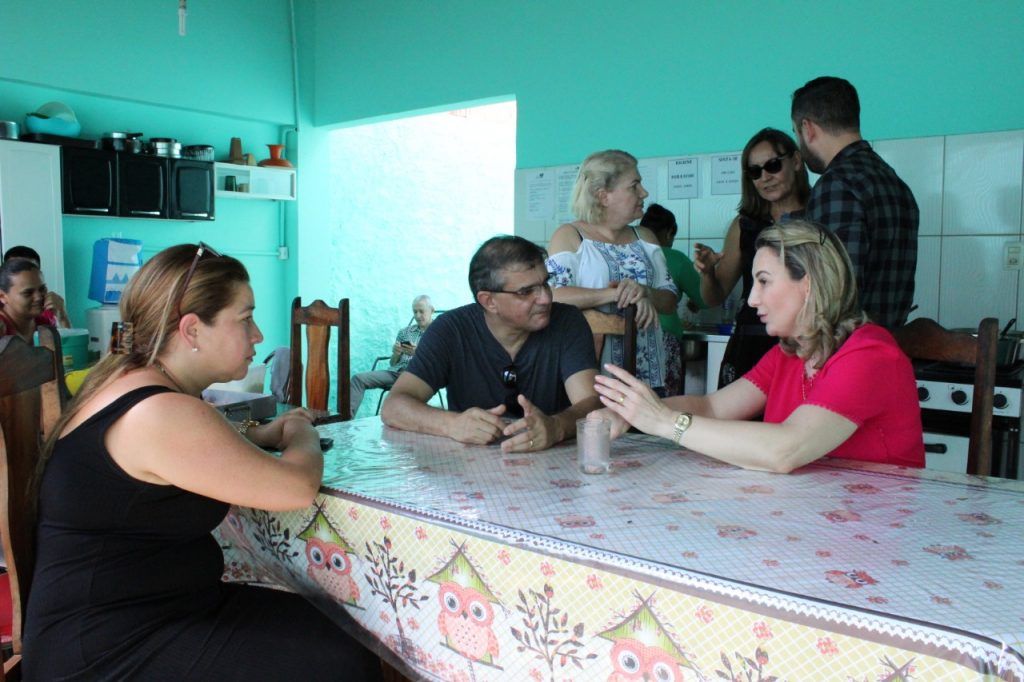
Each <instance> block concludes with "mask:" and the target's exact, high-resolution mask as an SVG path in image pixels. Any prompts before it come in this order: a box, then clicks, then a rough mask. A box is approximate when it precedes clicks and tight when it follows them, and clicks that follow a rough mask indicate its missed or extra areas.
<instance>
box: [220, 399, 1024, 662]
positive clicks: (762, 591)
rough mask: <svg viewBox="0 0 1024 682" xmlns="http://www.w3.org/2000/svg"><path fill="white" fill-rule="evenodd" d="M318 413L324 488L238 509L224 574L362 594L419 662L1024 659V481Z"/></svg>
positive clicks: (348, 595) (386, 635)
mask: <svg viewBox="0 0 1024 682" xmlns="http://www.w3.org/2000/svg"><path fill="white" fill-rule="evenodd" d="M321 431H322V435H325V436H330V437H332V438H334V448H333V450H331V451H330V452H329V453H328V454H327V457H326V469H325V473H324V485H323V488H322V490H321V495H320V496H319V497H318V499H317V501H316V503H315V504H314V506H313V507H311V508H309V509H306V510H302V511H298V512H286V513H267V512H262V511H257V510H251V509H235V510H234V511H233V512H232V514H231V515H230V516H229V518H228V519H227V521H226V522H225V524H223V525H222V526H221V529H220V530H219V536H220V538H221V540H222V544H224V546H225V563H226V577H227V578H228V579H249V580H252V579H257V580H263V581H266V582H269V583H274V584H278V585H282V586H285V587H287V588H288V589H292V590H295V591H297V592H300V593H303V594H305V595H306V596H308V597H309V598H311V599H313V600H314V601H316V602H317V603H318V604H320V605H321V606H322V607H323V608H324V609H325V610H327V611H328V612H332V611H334V612H338V610H339V609H345V610H346V611H347V612H348V614H350V615H351V616H353V617H354V618H355V620H356V621H358V622H359V623H360V624H361V625H363V626H364V627H365V628H366V629H367V630H369V631H370V632H372V633H373V635H374V636H375V637H377V638H378V639H379V640H380V641H381V642H382V643H383V644H384V645H385V646H387V647H388V648H390V649H391V650H392V651H394V652H395V654H396V655H397V656H398V657H400V658H401V659H403V660H404V661H405V662H406V664H407V665H408V666H409V668H411V669H412V670H413V671H414V672H415V673H416V674H417V675H420V676H421V677H422V678H423V679H427V680H467V681H471V680H552V681H555V680H557V681H559V682H561V681H563V680H580V681H583V680H615V681H618V680H622V681H625V680H659V681H669V680H722V679H726V680H762V681H768V680H776V679H778V680H782V679H787V680H858V681H860V680H872V681H874V680H935V679H944V680H945V679H957V680H960V679H965V680H974V679H1006V680H1021V679H1024V658H1022V652H1024V542H1022V541H1024V484H1022V483H1021V482H1018V481H1007V480H1001V479H981V478H975V477H968V476H963V475H956V474H945V473H937V472H931V471H918V470H908V469H902V468H899V467H892V466H885V465H875V464H867V463H858V462H851V461H849V460H822V461H820V462H818V463H815V464H812V465H810V466H807V467H804V468H802V469H800V470H798V471H796V472H794V473H792V474H789V475H776V474H768V473H762V472H754V471H744V470H742V469H738V468H736V467H733V466H730V465H726V464H723V463H721V462H718V461H716V460H712V459H709V458H706V457H703V456H700V455H697V454H695V453H692V452H688V451H684V450H680V449H678V448H676V447H674V446H672V445H671V444H669V443H668V442H666V441H663V440H658V439H654V438H650V437H647V436H633V435H631V436H627V437H624V438H622V439H620V440H618V441H616V442H614V443H613V444H612V460H613V461H612V470H611V472H610V473H609V474H607V475H599V476H589V475H585V474H582V473H580V472H579V471H578V469H577V467H576V459H575V445H574V444H569V445H565V446H561V447H558V448H554V449H552V450H549V451H546V452H540V453H532V454H514V455H507V454H504V453H502V452H501V450H500V448H498V447H497V446H489V447H471V446H464V445H461V444H458V443H455V442H453V441H450V440H447V439H443V438H437V437H432V436H424V435H420V434H412V433H407V432H401V431H395V430H392V429H388V428H386V427H383V426H382V425H381V423H380V421H379V420H378V419H376V418H374V419H364V420H358V421H354V422H346V423H341V424H332V425H328V426H324V427H321Z"/></svg>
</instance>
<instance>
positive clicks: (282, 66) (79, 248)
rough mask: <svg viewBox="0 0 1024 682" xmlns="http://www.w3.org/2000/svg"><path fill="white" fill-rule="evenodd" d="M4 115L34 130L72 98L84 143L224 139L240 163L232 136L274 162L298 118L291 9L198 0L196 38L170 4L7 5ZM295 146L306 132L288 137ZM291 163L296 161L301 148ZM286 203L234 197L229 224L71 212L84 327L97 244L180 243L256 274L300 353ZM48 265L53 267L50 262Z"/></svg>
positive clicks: (263, 304)
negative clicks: (291, 310) (284, 253)
mask: <svg viewBox="0 0 1024 682" xmlns="http://www.w3.org/2000/svg"><path fill="white" fill-rule="evenodd" d="M3 6H4V9H3V12H2V14H3V17H4V20H3V21H4V37H3V39H2V40H0V119H11V120H15V121H19V122H23V120H24V116H25V114H26V113H27V112H30V111H34V110H35V109H36V108H37V107H38V106H39V105H40V104H42V103H44V102H47V101H50V100H59V101H63V102H65V103H67V104H68V105H69V106H71V108H72V109H73V110H74V111H75V113H76V115H77V117H78V119H79V121H80V122H81V123H82V126H83V131H82V134H83V136H89V137H98V136H100V135H101V134H102V133H103V132H105V131H110V130H133V131H143V132H145V134H146V137H174V138H177V139H179V140H181V141H182V142H183V143H185V144H212V145H214V146H215V148H216V150H217V158H218V159H222V158H224V157H226V156H227V151H228V143H229V141H230V138H231V137H241V138H242V141H243V144H244V147H245V150H246V151H249V152H252V153H254V154H255V155H256V157H257V158H265V157H266V156H267V151H266V147H265V144H266V143H270V142H278V141H279V140H280V137H281V135H282V127H283V126H288V125H292V123H293V121H294V110H295V106H294V98H293V89H292V73H293V71H292V59H291V42H290V41H291V38H290V27H289V11H288V8H289V4H288V2H287V0H261V1H260V2H252V1H251V0H217V1H216V2H196V1H193V2H190V3H189V13H188V22H187V34H186V36H185V37H180V36H179V35H178V23H177V3H175V2H171V1H169V0H90V1H89V2H78V1H75V0H46V1H44V0H39V1H36V2H30V3H29V2H5V3H3ZM288 141H289V143H292V142H294V137H293V136H290V137H289V138H288ZM289 156H294V154H293V153H290V154H289ZM284 213H285V218H286V219H285V235H286V237H285V243H286V244H287V245H289V246H290V247H291V251H292V252H293V253H295V252H296V250H297V249H296V248H295V247H296V238H295V232H296V231H295V228H294V223H295V219H294V204H289V205H288V208H287V209H286V210H285V211H284ZM280 216H281V208H280V206H279V204H278V203H277V202H269V201H249V200H238V199H222V200H218V202H217V220H216V221H214V222H212V223H210V222H181V221H155V220H139V219H127V218H123V219H109V218H85V217H73V216H65V218H64V260H65V277H66V282H67V284H66V286H67V291H66V292H65V295H66V298H67V300H68V304H69V310H70V311H71V313H72V316H73V319H74V321H75V323H76V324H78V325H82V326H84V323H85V316H84V313H83V312H82V311H84V309H85V308H87V307H91V306H93V305H95V304H94V303H92V302H91V301H88V300H87V299H86V289H87V286H88V278H89V269H90V267H91V254H92V243H93V242H94V241H95V240H96V239H99V238H100V237H108V236H117V235H120V236H124V237H132V238H136V239H141V240H142V241H143V243H144V245H145V247H146V251H145V252H144V256H149V255H151V254H152V253H153V252H154V250H158V249H159V248H162V247H165V246H169V245H171V244H176V243H181V242H195V241H198V240H200V239H202V240H204V241H207V242H209V243H211V244H213V245H214V246H216V247H217V248H219V249H221V250H222V251H224V252H226V253H230V254H232V255H237V256H239V258H240V259H241V260H242V261H243V262H244V263H245V264H246V266H247V267H248V268H249V271H250V274H251V276H252V281H253V288H254V290H255V292H256V304H257V313H256V317H257V322H258V323H259V324H260V326H261V328H262V329H263V330H264V334H265V335H266V336H267V340H266V342H265V343H264V344H263V346H262V347H261V348H260V349H258V350H259V352H260V353H267V352H269V350H270V349H272V348H273V347H274V346H277V345H285V344H287V320H288V307H289V305H290V302H291V297H292V296H293V295H294V291H295V284H294V281H295V270H296V267H297V266H296V260H295V258H292V259H291V260H287V261H281V260H278V259H277V257H276V252H277V245H278V239H279V228H280V225H281V223H280ZM44 269H45V264H44Z"/></svg>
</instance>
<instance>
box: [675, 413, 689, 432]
mask: <svg viewBox="0 0 1024 682" xmlns="http://www.w3.org/2000/svg"><path fill="white" fill-rule="evenodd" d="M692 419H693V415H690V414H686V413H685V412H683V413H681V414H680V415H679V416H678V417H676V426H677V427H678V428H680V429H686V428H689V427H690V421H691V420H692Z"/></svg>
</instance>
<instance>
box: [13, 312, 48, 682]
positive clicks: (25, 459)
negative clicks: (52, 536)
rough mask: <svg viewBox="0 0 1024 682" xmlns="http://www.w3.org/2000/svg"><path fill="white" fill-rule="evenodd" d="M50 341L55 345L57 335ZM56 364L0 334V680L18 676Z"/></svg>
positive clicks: (44, 354)
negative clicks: (0, 581)
mask: <svg viewBox="0 0 1024 682" xmlns="http://www.w3.org/2000/svg"><path fill="white" fill-rule="evenodd" d="M45 329H46V328H41V329H40V336H41V337H42V336H44V335H45V334H47V333H48V332H46V331H45ZM49 329H50V332H49V333H52V334H53V336H54V337H56V336H57V335H56V333H55V332H53V330H52V328H49ZM46 342H47V341H44V343H46ZM49 342H50V343H52V340H51V341H49ZM56 344H57V346H58V348H59V344H60V341H59V337H57V341H56ZM62 369H63V364H62V358H61V356H60V355H59V354H56V355H55V354H54V352H53V351H52V350H50V349H49V348H46V347H39V348H33V347H32V346H30V345H28V344H27V343H25V341H24V340H22V339H21V338H20V337H17V336H5V337H2V338H0V537H2V542H3V550H4V557H5V559H6V561H7V573H8V578H9V581H10V590H11V608H12V630H11V640H12V641H11V644H12V650H13V655H12V656H11V658H10V659H8V660H7V661H4V663H3V668H2V670H3V675H2V676H0V679H6V678H7V676H12V677H14V678H15V679H17V678H20V668H21V653H22V642H21V635H22V629H23V627H24V616H25V606H26V605H27V603H28V593H29V588H30V587H31V582H32V571H33V569H34V566H35V532H36V503H37V496H38V490H37V489H36V488H35V487H34V486H32V485H31V482H32V481H33V479H34V475H35V471H36V467H37V465H38V463H39V456H40V451H41V446H42V440H43V438H45V436H46V435H48V434H49V432H50V430H51V429H52V428H53V426H54V424H55V423H56V421H57V419H58V418H59V417H60V412H61V400H60V396H61V391H60V388H59V383H60V382H62V381H63V372H62V371H61V370H62Z"/></svg>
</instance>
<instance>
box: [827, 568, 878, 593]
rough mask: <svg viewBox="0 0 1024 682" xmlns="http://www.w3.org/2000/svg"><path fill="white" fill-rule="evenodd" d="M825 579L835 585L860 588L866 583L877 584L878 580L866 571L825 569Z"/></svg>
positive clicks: (854, 588) (853, 588)
mask: <svg viewBox="0 0 1024 682" xmlns="http://www.w3.org/2000/svg"><path fill="white" fill-rule="evenodd" d="M825 579H826V580H828V581H829V582H830V583H832V584H833V585H840V586H842V587H847V588H850V589H852V590H859V589H860V588H862V587H864V586H865V585H877V584H878V581H877V580H875V579H874V578H872V577H871V576H870V575H868V574H867V573H866V572H865V571H825Z"/></svg>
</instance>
